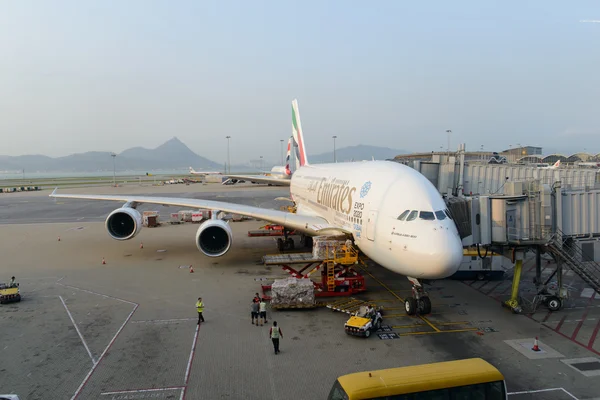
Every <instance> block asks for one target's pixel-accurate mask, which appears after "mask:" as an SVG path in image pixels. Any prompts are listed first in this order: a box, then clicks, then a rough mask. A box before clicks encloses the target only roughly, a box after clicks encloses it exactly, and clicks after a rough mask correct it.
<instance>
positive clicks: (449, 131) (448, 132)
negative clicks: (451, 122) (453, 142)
mask: <svg viewBox="0 0 600 400" xmlns="http://www.w3.org/2000/svg"><path fill="white" fill-rule="evenodd" d="M446 133H447V134H448V162H450V135H451V134H452V131H451V130H450V129H446Z"/></svg>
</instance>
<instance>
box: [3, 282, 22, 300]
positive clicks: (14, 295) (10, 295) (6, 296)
mask: <svg viewBox="0 0 600 400" xmlns="http://www.w3.org/2000/svg"><path fill="white" fill-rule="evenodd" d="M19 301H21V294H20V292H19V284H18V283H17V284H15V285H14V286H9V285H7V284H5V283H0V304H7V303H16V302H19Z"/></svg>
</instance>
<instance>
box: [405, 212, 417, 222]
mask: <svg viewBox="0 0 600 400" xmlns="http://www.w3.org/2000/svg"><path fill="white" fill-rule="evenodd" d="M417 215H419V212H418V211H415V210H412V211H411V212H410V214H408V217H406V220H407V221H413V220H415V219H417Z"/></svg>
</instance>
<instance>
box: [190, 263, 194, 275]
mask: <svg viewBox="0 0 600 400" xmlns="http://www.w3.org/2000/svg"><path fill="white" fill-rule="evenodd" d="M192 272H194V267H192V266H191V265H190V274H191V273H192Z"/></svg>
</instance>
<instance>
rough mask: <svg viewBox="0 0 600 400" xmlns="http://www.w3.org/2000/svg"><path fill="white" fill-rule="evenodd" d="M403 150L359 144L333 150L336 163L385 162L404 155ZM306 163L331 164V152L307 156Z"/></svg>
mask: <svg viewBox="0 0 600 400" xmlns="http://www.w3.org/2000/svg"><path fill="white" fill-rule="evenodd" d="M406 153H407V151H405V150H394V149H390V148H388V147H377V146H368V145H364V144H359V145H358V146H349V147H342V148H339V149H336V150H335V155H336V159H337V162H346V161H362V160H371V159H373V158H375V160H386V159H388V158H394V157H396V156H397V155H398V154H406ZM308 161H309V162H310V163H312V164H320V163H330V162H333V151H331V152H329V153H322V154H315V155H309V156H308Z"/></svg>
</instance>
